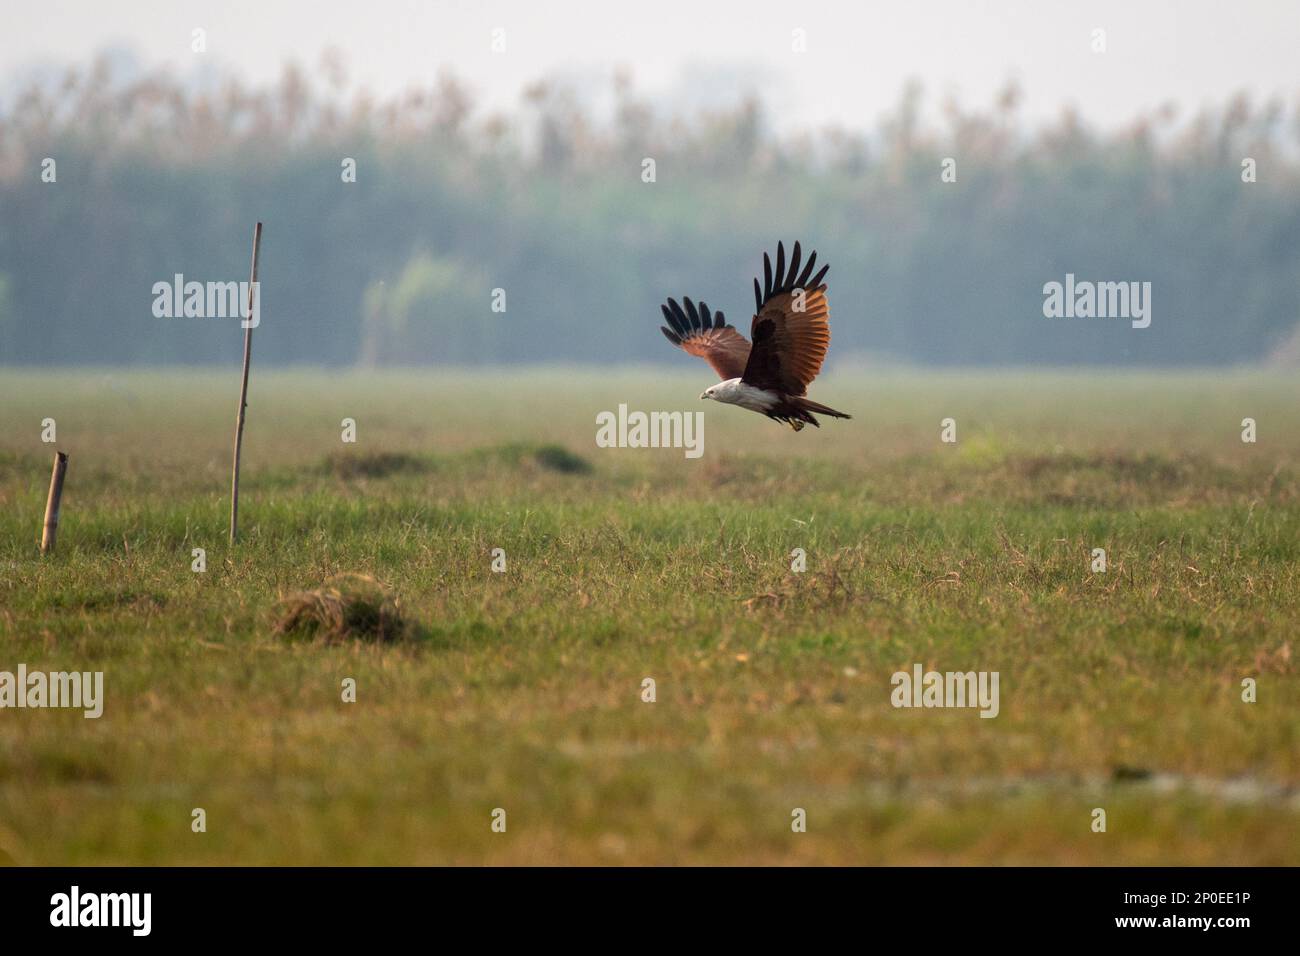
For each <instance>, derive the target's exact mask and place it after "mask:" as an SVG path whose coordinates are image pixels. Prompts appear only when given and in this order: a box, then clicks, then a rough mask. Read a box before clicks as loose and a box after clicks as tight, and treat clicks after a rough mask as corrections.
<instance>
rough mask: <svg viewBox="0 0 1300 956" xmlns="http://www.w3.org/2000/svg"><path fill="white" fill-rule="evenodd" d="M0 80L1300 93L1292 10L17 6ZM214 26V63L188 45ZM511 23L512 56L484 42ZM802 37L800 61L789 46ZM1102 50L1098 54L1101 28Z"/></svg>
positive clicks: (1207, 6)
mask: <svg viewBox="0 0 1300 956" xmlns="http://www.w3.org/2000/svg"><path fill="white" fill-rule="evenodd" d="M4 5H5V10H4V21H5V23H4V29H3V31H0V64H3V67H0V77H4V78H6V79H12V78H13V77H14V76H16V75H19V76H21V75H26V74H27V73H28V72H29V71H30V70H31V69H32V68H34V67H43V66H46V67H47V66H50V65H52V64H58V63H67V62H74V63H85V62H87V59H88V57H89V56H90V55H91V54H92V53H93V52H95V51H96V50H99V49H103V48H105V47H117V48H123V47H129V48H132V49H134V50H135V51H136V52H137V54H138V55H139V56H140V58H141V60H142V61H143V64H144V65H145V66H147V67H152V66H157V65H163V64H168V65H170V66H171V67H172V68H173V69H175V70H176V71H177V72H179V73H182V74H188V73H190V72H191V71H194V70H203V69H204V68H209V69H210V68H211V67H213V66H216V65H221V66H225V67H231V68H234V69H235V70H237V71H238V72H239V73H240V74H241V75H243V76H244V77H246V78H248V79H250V80H255V81H271V80H274V79H275V78H276V77H277V76H278V75H279V73H280V70H281V66H282V64H283V63H284V62H285V61H286V60H291V59H292V60H296V61H298V62H299V63H301V64H302V65H304V66H307V67H313V68H314V67H315V66H316V64H317V63H318V61H319V57H320V54H321V52H322V51H323V50H325V49H327V48H329V47H335V48H337V49H338V50H340V51H341V52H342V54H343V56H344V59H345V61H346V63H347V64H348V67H349V71H350V74H351V76H352V78H353V80H355V81H360V82H362V83H364V84H365V85H367V86H369V87H370V88H371V89H373V90H375V91H376V92H378V93H392V92H397V91H400V90H402V89H404V88H406V87H408V86H411V85H413V84H417V83H427V82H429V81H431V80H432V79H434V78H436V77H437V75H438V73H439V71H440V70H448V69H449V70H450V71H451V72H453V73H454V74H455V75H457V76H458V77H460V78H461V79H463V80H464V81H466V82H467V83H468V85H469V86H470V88H471V89H472V90H473V91H474V92H475V93H476V94H477V97H478V100H479V102H480V103H483V104H486V105H487V106H490V107H497V108H509V107H512V106H513V105H515V104H516V103H517V101H518V97H519V92H520V90H521V89H522V87H523V86H525V85H526V84H528V83H529V82H531V81H533V80H536V79H537V78H539V77H542V76H546V75H553V74H557V73H558V74H563V75H566V76H568V77H570V78H571V79H574V80H576V81H578V82H582V81H584V80H588V79H589V80H591V81H593V86H596V87H601V86H603V87H606V88H607V87H608V80H607V77H608V76H609V75H610V74H611V73H612V71H613V70H614V68H616V67H625V68H627V70H628V71H629V72H630V74H631V75H632V77H633V79H634V80H635V83H636V86H637V88H638V89H639V90H640V91H641V92H642V93H643V94H645V95H647V96H650V97H652V98H655V99H657V100H659V101H660V102H662V103H663V104H664V105H670V106H681V105H707V104H709V103H717V102H732V101H734V100H735V99H736V98H737V97H739V96H740V95H743V94H744V93H745V92H748V91H751V90H753V91H757V92H760V93H762V94H764V95H765V96H766V97H767V100H768V102H769V103H770V104H771V105H772V107H774V108H775V110H776V113H775V115H774V116H773V117H772V118H773V119H774V120H775V121H776V122H777V123H778V124H780V125H786V124H788V125H789V127H790V128H798V127H802V126H808V125H820V124H822V123H825V122H828V121H834V122H839V123H841V124H844V125H848V126H855V127H861V126H867V125H870V124H872V123H873V122H874V120H875V119H876V118H877V117H878V116H879V114H880V113H881V112H883V111H884V110H885V109H887V108H888V107H889V106H890V105H891V104H893V103H894V102H895V101H896V100H897V97H898V94H899V91H900V88H901V86H902V84H903V83H904V81H905V80H907V79H909V78H916V79H919V80H920V81H921V82H922V83H923V84H924V86H925V88H926V90H927V93H928V97H927V98H928V99H929V100H930V101H931V102H934V101H935V100H936V99H937V98H938V97H939V96H941V95H946V94H955V95H957V96H958V97H959V99H960V100H961V102H962V103H964V104H965V105H967V106H977V105H978V106H983V105H986V104H988V103H989V102H990V101H991V99H992V97H993V95H994V93H995V91H996V90H997V89H999V88H1000V87H1001V86H1002V85H1003V84H1004V83H1005V82H1006V81H1007V79H1008V78H1015V79H1017V80H1018V81H1020V83H1021V84H1022V86H1023V88H1024V91H1025V102H1024V107H1023V108H1024V111H1025V112H1026V114H1027V115H1029V116H1030V117H1033V118H1041V117H1044V116H1051V115H1055V114H1056V113H1057V112H1058V111H1059V109H1060V107H1061V106H1062V105H1063V104H1066V103H1070V104H1073V105H1075V106H1076V107H1077V108H1078V109H1079V110H1080V111H1081V112H1082V113H1083V115H1084V116H1085V117H1086V118H1087V119H1088V120H1090V121H1091V122H1093V123H1096V124H1098V125H1102V126H1110V125H1113V124H1116V123H1120V122H1123V121H1124V120H1126V119H1128V118H1130V117H1132V116H1133V115H1134V114H1135V112H1137V111H1139V110H1141V109H1146V108H1154V107H1156V106H1158V105H1160V104H1162V103H1164V102H1167V101H1174V102H1176V103H1178V104H1179V105H1180V106H1181V108H1182V113H1183V115H1184V116H1185V115H1186V114H1187V113H1188V112H1190V111H1192V110H1195V109H1196V108H1197V107H1199V106H1201V105H1203V104H1205V103H1207V102H1221V101H1222V100H1223V99H1224V98H1226V97H1227V96H1228V95H1230V94H1232V93H1234V92H1236V91H1238V90H1243V89H1244V90H1247V91H1249V92H1251V93H1252V94H1254V95H1255V96H1257V97H1264V96H1267V95H1269V94H1273V93H1282V94H1285V95H1286V97H1287V98H1288V100H1289V101H1294V99H1295V96H1296V93H1297V92H1298V91H1300V66H1298V65H1297V51H1300V2H1295V0H1232V2H1229V0H1217V2H1216V0H1177V2H1175V0H1118V2H1106V0H1097V2H1065V0H1022V2H1015V0H985V2H979V0H968V2H958V0H912V2H904V0H889V2H869V0H859V2H848V0H840V2H800V3H793V2H790V0H783V2H765V0H653V2H641V3H621V2H613V0H604V2H596V0H583V2H577V0H502V2H473V0H441V2H431V0H425V2H420V0H414V2H406V0H364V2H343V0H309V2H307V0H207V2H202V0H117V2H107V0H43V2H23V3H19V2H17V0H4ZM195 27H202V28H204V29H205V30H206V31H207V44H208V49H207V53H206V54H202V55H197V54H195V53H192V52H191V50H190V35H191V30H193V29H194V28H195ZM497 27H500V28H504V29H505V31H506V34H505V37H506V51H505V52H504V53H493V52H492V51H491V49H490V46H491V40H492V30H493V29H494V28H497ZM797 28H801V29H803V30H806V31H807V33H806V36H807V52H806V53H803V54H797V53H794V52H792V49H791V46H792V31H793V30H795V29H797ZM1094 28H1102V29H1104V30H1105V31H1106V44H1107V52H1105V53H1104V54H1098V53H1094V52H1092V49H1091V43H1092V31H1093V29H1094Z"/></svg>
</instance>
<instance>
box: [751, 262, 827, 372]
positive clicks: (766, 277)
mask: <svg viewBox="0 0 1300 956" xmlns="http://www.w3.org/2000/svg"><path fill="white" fill-rule="evenodd" d="M801 257H802V253H801V251H800V249H799V243H797V242H796V243H795V244H794V251H793V253H792V254H791V256H790V266H789V268H788V269H787V268H786V263H785V247H784V246H783V245H782V244H781V243H779V242H778V243H777V245H776V271H775V273H774V272H773V270H772V262H771V260H770V259H768V257H767V253H766V252H765V253H763V286H762V288H761V289H760V287H759V285H758V279H755V280H754V322H753V325H752V327H751V329H750V335H751V336H752V337H753V339H754V344H753V347H752V348H751V350H750V353H749V361H748V362H747V363H746V364H745V370H744V372H743V373H742V374H741V378H742V379H743V380H744V382H745V383H746V384H748V385H753V386H755V387H756V388H763V389H768V390H770V391H777V392H782V393H784V394H786V395H805V394H807V392H808V383H809V382H811V381H812V380H813V379H814V378H816V377H817V373H818V372H820V371H821V368H822V360H823V359H825V358H826V349H827V348H828V347H829V346H830V344H831V327H830V305H829V304H828V303H827V301H826V286H825V284H824V283H823V282H822V277H823V276H825V275H826V270H827V269H829V268H830V266H822V268H821V271H820V272H818V273H817V274H816V275H813V274H812V270H813V266H815V265H816V264H817V253H815V252H814V253H813V254H812V255H811V256H809V257H808V262H807V264H805V265H804V267H803V271H802V272H800V271H799V266H800V259H801ZM810 276H811V278H810Z"/></svg>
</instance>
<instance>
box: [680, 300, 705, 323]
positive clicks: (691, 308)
mask: <svg viewBox="0 0 1300 956" xmlns="http://www.w3.org/2000/svg"><path fill="white" fill-rule="evenodd" d="M682 305H684V306H686V314H687V315H688V316H689V317H690V320H691V328H693V329H695V330H696V331H697V332H698V331H699V330H700V329H701V328H702V327H703V326H702V325H701V324H700V313H699V310H698V309H696V308H695V303H694V302H692V301H691V297H690V296H688V295H684V296H682Z"/></svg>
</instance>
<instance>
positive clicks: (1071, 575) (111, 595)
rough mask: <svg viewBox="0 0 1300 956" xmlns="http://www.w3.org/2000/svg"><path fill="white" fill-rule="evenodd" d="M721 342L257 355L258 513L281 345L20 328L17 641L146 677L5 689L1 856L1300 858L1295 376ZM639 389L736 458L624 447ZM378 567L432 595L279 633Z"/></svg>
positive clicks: (5, 522) (12, 628) (415, 594)
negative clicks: (46, 370)
mask: <svg viewBox="0 0 1300 956" xmlns="http://www.w3.org/2000/svg"><path fill="white" fill-rule="evenodd" d="M691 372H693V373H694V374H691ZM707 384H710V379H709V376H708V374H707V370H704V369H702V368H697V369H691V370H690V371H685V372H683V373H681V374H672V375H666V374H664V373H663V372H661V371H658V370H655V371H638V370H625V371H611V372H607V373H604V374H600V375H598V374H595V373H592V372H581V371H549V372H532V373H524V374H521V373H519V372H511V371H503V372H488V373H481V374H468V373H449V372H445V371H437V370H430V371H427V372H421V373H401V374H384V375H362V374H353V373H330V374H326V373H321V372H280V373H269V372H267V371H265V370H258V369H255V371H254V375H253V386H252V391H251V394H250V406H249V420H248V430H247V434H246V440H245V449H244V461H245V481H244V489H243V499H242V509H241V513H242V527H243V531H244V537H243V540H242V541H241V543H240V545H239V546H238V548H237V549H235V550H234V551H231V550H229V549H228V548H227V544H226V522H227V513H228V508H229V499H228V494H229V464H230V440H231V431H232V424H233V418H234V411H235V400H236V394H235V390H236V388H237V370H235V369H230V370H226V371H223V372H221V373H220V374H212V373H208V372H197V373H196V372H157V373H129V374H127V373H108V372H101V371H82V372H63V373H57V374H54V375H47V374H37V373H28V372H15V371H12V370H6V371H4V372H3V373H0V649H2V653H0V670H9V671H13V670H15V669H16V667H17V665H18V664H19V663H20V662H22V663H26V665H27V666H28V668H29V670H36V669H44V670H72V669H75V670H102V671H103V672H104V675H105V676H104V681H105V696H106V703H105V709H104V715H103V717H102V718H100V719H98V720H87V719H84V718H83V717H82V716H81V713H80V712H79V711H77V712H69V711H58V710H2V711H0V860H9V861H13V862H18V863H43V864H64V863H75V864H110V863H127V864H193V863H215V864H236V863H252V864H272V863H302V864H318V863H323V864H354V863H375V864H379V863H388V864H429V863H492V864H502V863H521V864H534V863H614V864H618V863H692V864H695V863H841V864H848V863H865V864H883V863H904V864H924V863H1006V864H1022V863H1044V864H1062V863H1083V864H1165V863H1167V864H1174V863H1187V864H1211V863H1216V864H1258V863H1273V864H1297V863H1300V837H1298V836H1297V834H1298V833H1300V829H1298V828H1297V823H1298V822H1300V710H1298V709H1297V706H1296V704H1297V701H1300V681H1298V680H1297V676H1296V667H1295V664H1294V663H1293V659H1292V658H1293V644H1294V643H1295V640H1296V636H1297V625H1298V624H1300V561H1298V559H1300V384H1298V383H1297V381H1296V379H1295V377H1294V376H1292V377H1290V378H1284V377H1281V376H1268V375H1264V374H1262V373H1246V372H1241V373H1205V374H1182V375H1162V374H1132V375H1108V376H1101V375H1083V374H1026V373H1018V372H1016V373H1012V372H1008V373H1002V374H998V373H982V374H967V373H950V374H941V373H926V374H903V373H879V374H872V373H865V372H862V373H849V372H847V371H845V372H841V373H832V374H830V375H827V376H826V377H825V378H824V380H823V381H820V382H819V383H818V385H817V387H816V388H815V389H814V397H815V398H817V399H819V400H820V401H823V402H826V403H828V404H830V405H833V406H835V407H838V408H843V409H845V410H846V411H849V412H851V413H853V414H854V419H853V420H852V421H849V422H828V423H826V425H825V427H823V428H822V429H821V430H820V431H819V430H816V429H807V430H805V431H804V432H803V433H801V434H794V433H792V432H791V431H790V430H789V429H786V428H784V427H782V426H778V425H775V424H773V423H771V422H768V421H766V420H764V419H762V418H760V417H759V416H757V415H753V414H752V413H749V412H745V411H741V410H739V409H735V408H724V407H719V406H716V405H714V404H712V403H701V402H699V401H698V400H697V396H698V395H699V392H700V391H701V389H703V388H704V387H705V386H706V385H707ZM620 402H626V403H628V404H629V405H630V406H631V407H632V408H633V409H642V410H654V409H685V410H690V411H695V410H703V411H704V412H705V421H706V425H705V452H704V455H703V457H702V458H700V459H698V460H694V461H691V460H687V459H686V458H685V457H684V455H683V453H682V451H681V450H673V449H647V450H639V449H600V448H597V447H596V445H595V441H594V437H595V430H596V429H595V416H596V414H597V412H599V411H602V410H611V411H612V410H614V409H616V408H617V407H618V404H619V403H620ZM345 417H351V418H354V419H355V420H356V423H357V441H356V443H354V444H345V443H343V442H342V441H341V438H340V433H341V428H340V422H341V420H342V419H343V418H345ZM945 417H951V418H953V419H955V420H956V423H957V425H956V427H957V441H956V443H955V444H944V443H941V442H940V440H939V437H940V424H939V423H940V420H941V419H943V418H945ZM1246 417H1251V418H1254V419H1255V420H1256V421H1257V423H1258V436H1259V438H1258V442H1256V443H1254V444H1246V443H1243V442H1242V441H1241V420H1242V419H1243V418H1246ZM45 418H54V419H55V420H56V422H57V429H58V442H57V447H59V448H61V449H63V450H65V451H67V452H69V454H70V456H71V460H70V466H69V472H68V479H67V488H66V492H65V498H64V515H63V521H62V525H61V529H60V537H59V548H58V551H57V553H56V554H55V555H53V556H50V557H47V558H44V559H42V558H41V557H40V556H39V555H38V553H37V543H38V541H39V535H40V525H41V515H42V509H43V506H44V499H45V492H46V488H47V485H48V481H49V471H50V460H51V457H52V451H53V448H54V447H55V446H52V445H48V444H43V443H42V442H41V421H42V419H45ZM195 547H202V548H205V549H206V552H207V571H206V573H201V574H200V573H194V572H193V571H192V570H191V562H192V560H193V559H192V557H191V549H192V548H195ZM494 548H501V549H504V551H505V554H506V571H505V573H494V572H493V571H492V569H491V562H492V557H491V553H492V550H493V549H494ZM796 548H802V549H804V550H805V551H806V554H807V570H806V571H805V572H804V573H795V572H793V571H792V570H791V557H790V554H791V552H792V551H793V550H794V549H796ZM1093 548H1105V549H1106V551H1107V555H1108V559H1109V568H1108V570H1107V571H1106V572H1105V573H1093V571H1092V570H1091V568H1090V564H1091V560H1092V557H1091V553H1092V549H1093ZM344 572H356V573H361V574H368V575H373V576H374V577H376V578H378V579H379V580H380V581H382V582H383V583H384V584H385V585H386V586H387V587H389V588H390V589H391V592H392V594H393V595H395V596H396V598H397V600H398V601H399V602H400V606H401V609H402V611H403V613H404V615H405V616H406V618H407V619H408V620H409V621H410V622H411V623H412V633H411V635H410V636H409V637H407V638H405V639H402V640H400V641H398V642H396V643H392V644H383V645H377V644H373V643H363V642H359V641H352V642H345V643H339V644H330V643H324V642H319V641H308V640H301V639H298V640H295V639H288V638H285V637H282V636H277V634H276V633H275V623H276V620H277V603H278V601H279V600H280V599H281V598H282V597H283V596H285V595H287V594H289V593H291V592H293V591H296V590H298V589H302V588H315V587H318V586H320V585H321V584H322V583H324V582H325V581H326V580H328V579H330V578H331V577H332V576H334V575H337V574H339V573H344ZM916 663H920V664H923V665H924V666H925V667H926V668H932V669H936V670H940V671H949V670H963V671H964V670H977V671H997V672H999V674H1000V689H1001V701H1000V713H999V715H998V716H997V717H996V718H994V719H981V718H980V717H979V716H978V715H977V714H976V713H975V712H974V711H972V710H956V709H949V710H936V709H930V710H924V709H895V708H894V707H892V706H891V704H890V693H891V685H890V675H891V674H893V673H894V672H895V671H898V670H910V669H911V667H912V665H913V664H916ZM647 677H650V678H653V679H654V681H655V682H656V698H657V699H656V701H655V702H654V703H645V702H643V701H642V699H641V694H642V681H643V680H644V679H645V678H647ZM1246 677H1252V678H1255V679H1256V680H1257V681H1258V701H1257V702H1256V703H1244V702H1243V701H1242V699H1241V681H1242V679H1243V678H1246ZM345 678H353V679H355V681H356V687H357V700H356V702H355V703H345V702H344V701H343V700H342V699H341V697H342V695H341V690H340V688H341V682H342V681H343V680H344V679H345ZM196 807H201V808H203V809H204V810H205V811H206V814H207V832H205V833H194V832H192V831H191V811H192V809H193V808H196ZM796 807H799V808H804V809H805V810H806V812H807V832H806V833H793V832H792V831H791V812H792V810H793V809H794V808H796ZM1096 807H1102V808H1104V809H1105V810H1106V813H1107V830H1106V832H1105V833H1095V832H1093V831H1092V828H1091V826H1092V822H1093V817H1092V811H1093V809H1094V808H1096ZM494 808H503V809H505V811H506V814H507V829H506V832H504V833H496V832H493V830H492V829H491V822H492V817H491V815H492V811H493V810H494Z"/></svg>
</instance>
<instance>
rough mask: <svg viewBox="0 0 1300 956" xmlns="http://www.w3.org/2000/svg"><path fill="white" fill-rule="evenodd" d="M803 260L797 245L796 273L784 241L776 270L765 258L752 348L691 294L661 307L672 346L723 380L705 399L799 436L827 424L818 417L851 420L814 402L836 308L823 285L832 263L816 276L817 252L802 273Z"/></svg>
mask: <svg viewBox="0 0 1300 956" xmlns="http://www.w3.org/2000/svg"><path fill="white" fill-rule="evenodd" d="M801 261H802V252H801V251H800V249H799V243H797V242H796V243H795V244H794V250H793V251H792V253H791V255H790V265H789V268H786V262H785V246H784V245H782V244H781V243H779V242H778V243H777V244H776V271H775V272H773V270H772V261H771V260H770V259H769V258H768V256H767V253H766V252H765V253H763V285H762V286H761V287H760V286H759V284H758V279H757V278H755V279H754V318H753V321H752V323H751V324H750V330H749V334H750V335H751V336H753V338H754V342H753V344H752V345H751V344H750V342H749V341H748V340H747V339H746V338H745V337H744V336H743V335H741V334H740V332H738V331H737V330H736V327H735V326H734V325H728V324H727V320H726V318H725V317H724V316H723V314H722V313H721V312H710V311H709V307H708V306H707V305H705V304H704V303H703V302H701V303H700V304H699V307H698V308H697V307H696V305H695V303H694V302H692V301H691V300H690V299H689V298H686V297H685V296H683V297H682V305H678V304H677V302H676V300H674V299H669V300H668V304H667V305H663V306H660V308H661V309H663V313H664V318H665V319H667V320H668V327H666V328H665V327H664V326H660V330H661V331H662V332H663V334H664V335H666V336H667V337H668V341H669V342H672V343H673V345H676V346H677V347H678V348H680V349H682V350H683V351H685V352H689V353H690V354H691V355H698V356H699V357H700V358H702V359H704V360H705V361H706V362H708V363H709V364H710V365H712V366H713V370H714V371H715V372H717V373H718V375H720V376H721V377H722V379H723V380H722V381H721V382H719V383H718V384H717V385H713V386H710V387H709V388H706V389H705V390H704V393H703V394H702V395H700V398H702V399H712V400H713V401H715V402H725V403H726V404H728V405H739V406H740V407H741V408H748V409H749V410H750V411H754V412H761V413H762V414H764V415H766V416H767V417H768V418H771V419H773V420H774V421H778V422H785V423H787V424H788V425H789V426H790V427H791V428H793V429H794V430H795V431H799V430H800V429H801V428H803V427H804V425H805V424H808V425H816V426H817V427H818V428H820V427H821V425H820V424H819V423H818V421H817V419H816V418H814V417H813V412H817V413H818V414H820V415H830V416H832V417H833V418H849V417H850V416H848V415H846V414H844V413H843V412H837V411H836V410H835V409H833V408H828V407H827V406H825V405H822V404H820V403H818V402H814V401H813V400H812V399H810V398H808V397H807V395H808V385H809V383H810V382H812V380H813V379H814V378H816V377H817V373H818V372H820V371H821V367H822V360H823V359H825V358H826V349H827V347H828V346H829V345H830V343H831V329H830V324H829V323H828V321H827V320H828V319H829V317H830V306H829V305H827V302H826V285H825V283H823V282H822V278H823V277H824V276H825V275H826V270H827V269H829V268H830V266H822V268H821V271H819V272H818V273H817V274H816V275H813V267H814V266H815V265H816V264H817V253H816V252H814V253H813V254H812V255H811V256H809V257H808V262H807V263H806V264H804V265H803V271H802V272H800V271H799V266H800V264H801ZM810 276H811V277H812V278H809V277H810ZM683 306H684V308H683Z"/></svg>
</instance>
